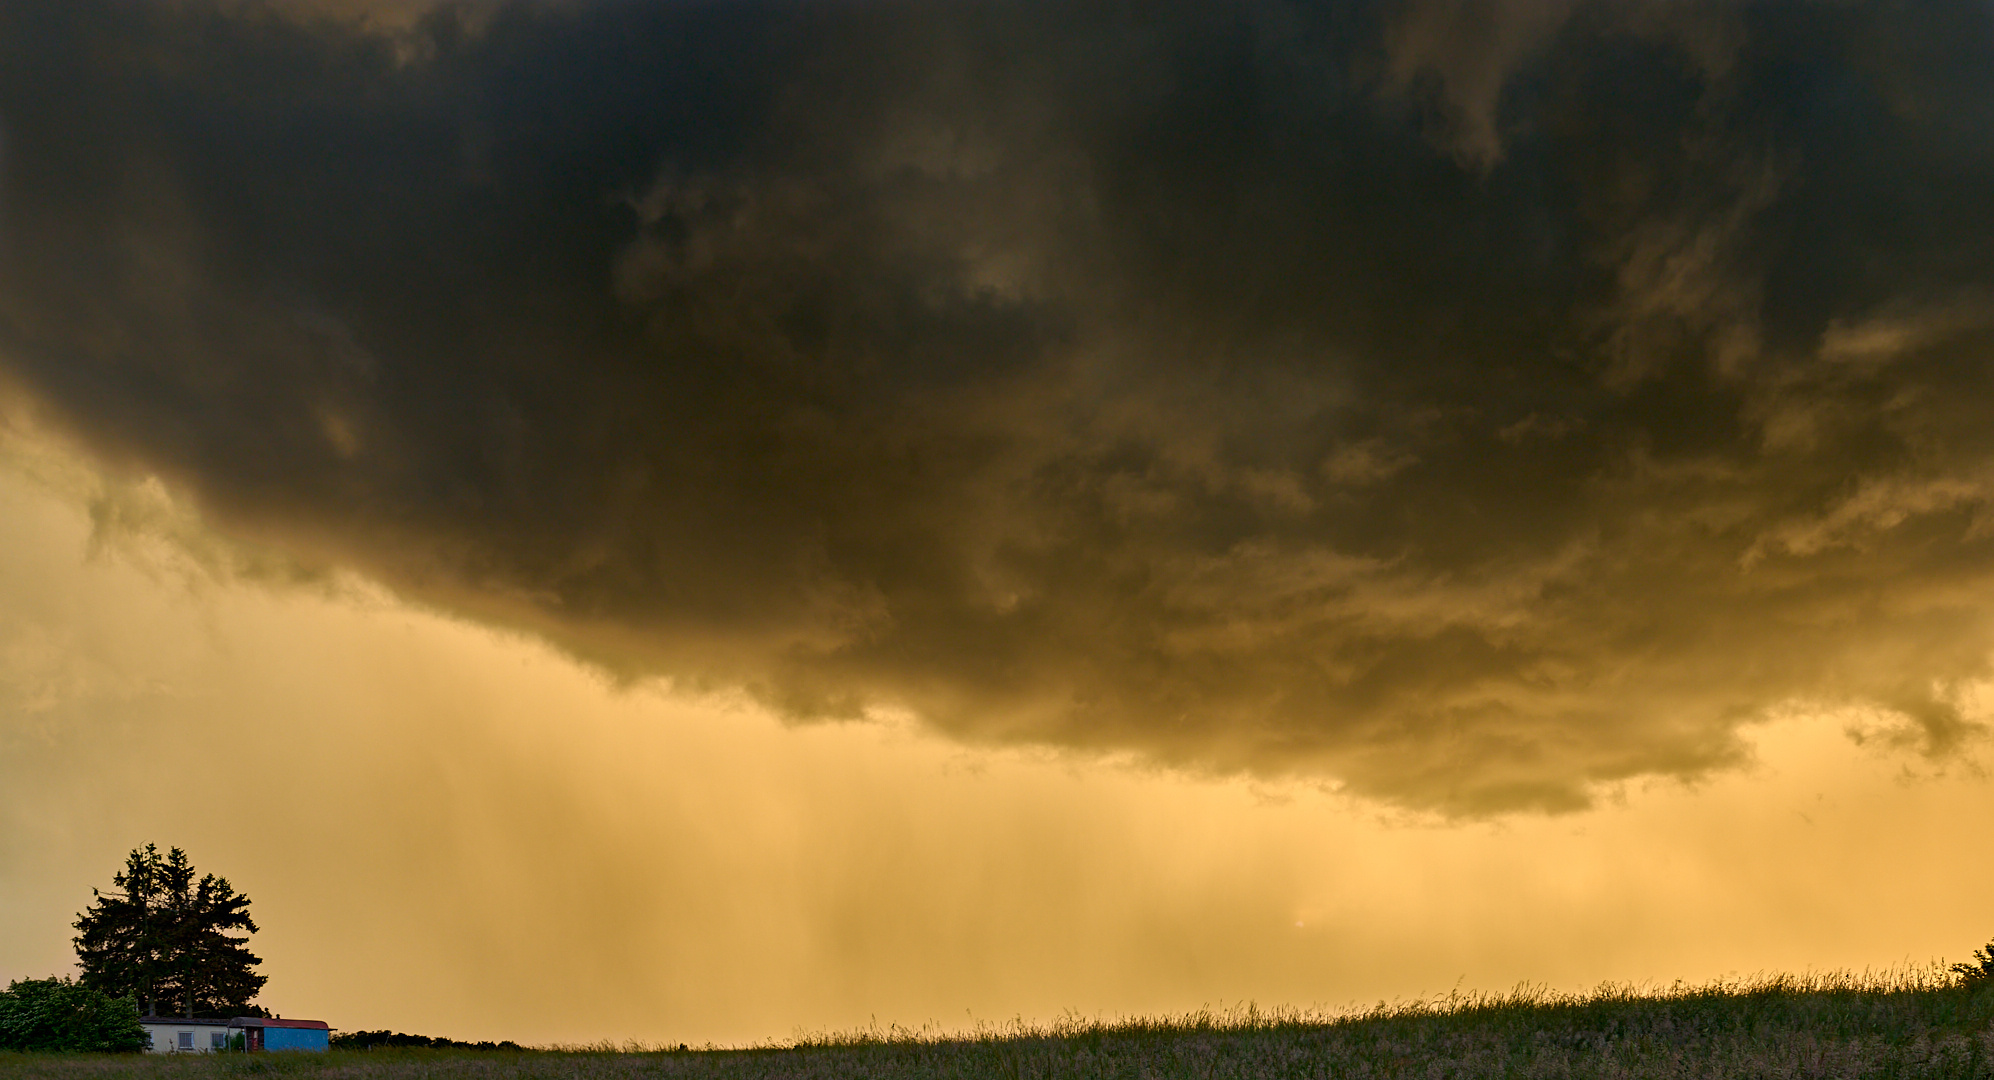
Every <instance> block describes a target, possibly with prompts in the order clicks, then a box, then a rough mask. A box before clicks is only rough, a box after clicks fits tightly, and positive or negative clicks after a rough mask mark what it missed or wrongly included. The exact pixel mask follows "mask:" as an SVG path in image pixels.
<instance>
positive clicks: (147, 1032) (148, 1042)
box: [145, 1028, 156, 1050]
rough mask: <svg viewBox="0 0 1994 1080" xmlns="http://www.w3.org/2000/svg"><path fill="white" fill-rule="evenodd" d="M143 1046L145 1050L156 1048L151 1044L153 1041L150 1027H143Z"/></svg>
mask: <svg viewBox="0 0 1994 1080" xmlns="http://www.w3.org/2000/svg"><path fill="white" fill-rule="evenodd" d="M145 1048H146V1049H147V1050H152V1049H156V1047H155V1046H154V1045H153V1042H152V1029H151V1028H146V1029H145Z"/></svg>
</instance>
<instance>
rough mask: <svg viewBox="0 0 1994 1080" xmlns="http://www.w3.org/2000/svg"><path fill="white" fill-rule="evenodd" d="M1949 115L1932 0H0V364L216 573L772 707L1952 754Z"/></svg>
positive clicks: (1695, 765)
mask: <svg viewBox="0 0 1994 1080" xmlns="http://www.w3.org/2000/svg"><path fill="white" fill-rule="evenodd" d="M58 87H59V88H61V90H60V92H52V88H58ZM1990 110H1994V13H1990V9H1989V8H1988V7H1987V6H1986V5H1985V4H1981V3H1968V2H1964V0H1960V2H1943V0H1942V2H1936V3H1929V4H1919V5H1910V6H1907V5H1886V4H1863V3H1852V4H1798V3H1796V4H1749V5H1748V4H1725V3H1697V4H1681V3H1641V2H1600V3H1581V2H1567V3H1523V2H1518V3H1508V2H1498V0H1488V2H1457V3H1440V2H1431V0H1429V2H1407V3H1390V4H1386V3H1320V4H1317V3H1302V2H1276V0H1266V2H1257V3H1248V2H1241V3H1197V4H1193V3H1150V4H1133V5H1131V4H1124V3H1062V4H1017V3H975V2H970V3H944V4H916V3H840V4H809V3H779V2H772V0H748V2H734V3H689V2H673V3H631V2H622V3H608V2H604V3H584V2H574V3H559V4H555V3H478V4H470V5H457V4H436V5H392V4H388V5H364V4H340V3H324V4H301V3H290V4H272V5H261V4H256V3H243V2H230V3H220V2H214V3H207V2H200V0H188V2H180V3H172V4H166V3H160V4H132V3H124V2H108V0H24V2H19V3H11V4H8V5H7V6H6V7H5V9H4V10H0V131H4V160H0V168H4V179H3V180H0V183H4V188H0V191H3V192H4V196H3V197H4V203H0V214H4V218H0V371H4V377H5V379H6V381H7V383H8V385H9V387H10V390H9V392H10V394H12V395H14V396H15V397H16V398H17V399H18V400H20V401H24V402H27V403H28V405H26V406H23V407H29V408H32V409H34V410H36V412H37V415H38V416H39V418H40V419H39V420H38V423H41V424H43V425H46V426H47V427H49V428H50V429H52V430H59V431H62V432H66V433H67V434H68V436H69V437H72V438H74V439H75V440H77V441H78V443H79V444H80V445H82V446H84V447H85V448H87V451H88V453H90V454H91V455H93V456H94V457H95V458H97V459H98V460H100V461H102V462H104V463H106V464H107V466H108V467H109V468H111V469H112V470H113V472H115V473H119V474H121V475H127V476H130V477H133V478H145V477H154V478H157V483H158V484H160V485H161V491H163V492H166V493H168V494H169V495H171V496H172V497H176V498H181V499H184V500H187V503H186V505H188V506H190V507H192V508H194V509H195V510H196V511H198V514H199V517H200V519H201V520H202V521H203V522H204V523H205V524H204V528H206V529H210V530H212V531H213V532H214V533H215V534H216V535H219V536H221V537H224V538H226V540H227V542H228V543H230V544H235V545H239V546H240V550H241V551H252V552H255V553H257V554H256V555H255V556H254V557H253V558H248V557H245V561H242V563H241V565H235V566H234V572H236V573H239V574H241V575H245V576H246V577H248V578H251V579H255V580H265V581H290V582H294V583H298V582H305V583H309V582H313V581H322V580H326V579H328V578H330V577H334V576H336V575H337V574H339V573H342V572H355V573H358V574H361V575H363V576H365V577H366V578H368V579H369V580H372V581H375V582H378V583H380V584H381V585H382V586H383V587H385V588H386V589H388V590H389V591H390V592H391V593H392V595H394V596H396V597H398V598H400V599H401V600H405V601H408V602H413V603H417V604H421V605H427V606H428V607H430V608H432V609H434V610H438V611H441V612H445V613H448V614H449V615H451V616H452V617H457V618H465V619H469V620H473V621H475V622H478V623H481V624H484V625H487V626H491V627H496V628H501V629H504V630H507V631H511V632H519V633H524V634H526V635H528V636H529V637H531V638H533V639H536V640H541V641H545V642H548V643H551V644H552V645H554V646H555V647H557V648H558V649H561V650H564V651H565V652H567V653H568V654H570V655H573V656H576V657H580V658H582V659H584V660H586V661H587V662H589V663H592V664H594V665H597V666H598V667H599V668H600V669H601V670H603V671H605V672H608V673H610V674H611V675H612V676H613V677H616V678H623V679H631V678H641V677H645V676H663V677H665V679H667V680H668V681H669V684H670V685H672V686H675V687H678V688H680V689H681V690H683V691H688V692H699V693H708V692H710V693H737V692H738V693H744V694H746V695H748V698H749V699H751V700H753V701H754V702H756V703H758V707H761V708H766V709H769V710H772V711H773V712H774V713H775V714H778V715H781V716H784V717H787V718H790V719H792V720H798V719H804V720H807V719H827V718H843V717H857V716H875V717H878V716H889V715H893V716H911V717H913V718H915V722H916V723H918V724H919V725H922V726H923V727H924V728H925V729H926V730H928V731H931V732H937V733H941V734H942V735H944V736H946V737H948V738H951V739H954V740H957V741H958V742H959V743H963V744H969V745H980V746H1036V747H1047V748H1054V749H1068V750H1080V751H1084V752H1091V753H1100V754H1106V755H1110V756H1112V755H1132V756H1133V757H1134V758H1135V759H1138V760H1141V761H1145V762H1150V763H1156V764H1163V765H1167V766H1180V767H1184V768H1188V769H1191V770H1194V771H1208V772H1212V773H1215V774H1221V775H1250V776H1258V777H1261V778H1279V777H1283V776H1296V777H1301V778H1304V779H1307V780H1310V781H1319V782H1324V783H1327V784H1330V785H1333V786H1337V787H1340V788H1341V789H1342V790H1344V791H1345V792H1347V793H1349V794H1352V795H1355V796H1360V797H1363V798H1367V799H1372V800H1381V801H1382V802H1384V803H1387V804H1393V805H1396V806H1399V807H1403V808H1410V809H1414V810H1437V811H1440V812H1443V813H1447V814H1465V815H1479V814H1488V813H1495V812H1500V811H1506V810H1514V809H1553V810H1569V809H1574V808H1578V807H1581V806H1585V805H1587V804H1588V803H1589V802H1591V801H1592V800H1594V799H1596V798H1597V797H1598V796H1599V794H1600V793H1601V792H1602V791H1606V790H1611V789H1612V788H1613V786H1614V785H1615V784H1616V783H1618V782H1621V781H1625V780H1629V779H1634V778H1641V777H1650V776H1662V777H1685V778H1694V777H1701V776H1706V775H1709V774H1710V773H1711V772H1712V771H1713V770H1719V769H1724V768H1732V767H1741V766H1743V765H1744V764H1745V763H1746V762H1748V760H1749V759H1750V747H1751V730H1750V725H1752V724H1754V723H1756V722H1759V721H1761V720H1763V719H1764V718H1765V717H1766V716H1767V715H1769V714H1768V710H1773V709H1778V708H1783V707H1788V706H1790V705H1792V704H1793V703H1795V702H1802V703H1811V704H1812V706H1814V707H1819V708H1832V709H1856V710H1868V711H1867V712H1865V713H1863V715H1867V716H1871V717H1873V718H1874V722H1873V723H1870V724H1869V726H1868V727H1867V729H1866V730H1868V732H1869V740H1868V741H1869V742H1870V744H1871V745H1873V746H1875V745H1881V746H1885V747H1895V748H1897V749H1898V750H1899V751H1901V752H1903V753H1906V754H1910V755H1914V756H1915V755H1923V756H1924V759H1926V760H1928V761H1933V762H1939V761H1944V760H1947V759H1948V757H1949V756H1951V755H1957V754H1958V753H1960V752H1961V751H1962V749H1963V748H1965V747H1967V746H1969V745H1970V744H1971V743H1972V742H1973V740H1975V739H1977V738H1978V737H1979V735H1980V733H1981V732H1982V730H1983V724H1982V717H1981V713H1980V711H1979V710H1978V708H1977V707H1976V705H1975V702H1976V701H1977V699H1976V698H1974V697H1973V694H1972V692H1971V687H1972V686H1973V685H1975V681H1976V680H1978V679H1981V678H1983V677H1984V676H1985V674H1986V668H1987V660H1988V656H1989V654H1990V649H1994V632H1990V626H1989V619H1988V616H1987V614H1986V604H1985V599H1984V598H1985V597H1986V596H1987V595H1988V590H1989V586H1990V584H1994V582H1990V570H1994V559H1990V555H1994V530H1990V528H1989V525H1988V520H1989V518H1988V513H1989V505H1990V499H1994V486H1990V476H1994V472H1991V471H1990V470H1994V428H1990V426H1989V425H1988V424H1987V423H1986V422H1985V414H1986V408H1985V403H1986V402H1987V401H1988V400H1989V390H1990V387H1989V386H1988V385H1987V383H1988V378H1989V372H1990V371H1991V370H1994V369H1990V367H1989V366H1988V364H1987V363H1986V356H1987V350H1988V347H1989V345H1990V342H1994V292H1990V291H1989V287H1988V283H1989V282H1990V280H1994V277H1990V274H1989V270H1990V266H1989V260H1990V259H1994V244H1989V243H1988V240H1989V238H1990V237H1994V221H1990V220H1989V218H1990V214H1994V203H1990V201H1989V200H1988V199H1987V192H1988V191H1989V190H1994V187H1990V184H1994V111H1990ZM135 482H136V481H135ZM107 505H109V504H107ZM113 517H114V518H115V517H116V515H113ZM118 520H123V519H118ZM146 520H150V519H146ZM146 520H140V519H137V518H134V519H132V520H131V521H130V522H128V524H130V526H131V529H133V530H136V531H138V532H144V530H145V529H146V528H149V527H151V526H150V525H147V524H146ZM116 523H117V522H116V521H114V522H113V524H116ZM115 531H116V530H115V529H113V530H111V532H113V533H115ZM231 565H234V564H231ZM840 730H842V729H840Z"/></svg>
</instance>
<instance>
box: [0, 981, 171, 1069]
mask: <svg viewBox="0 0 1994 1080" xmlns="http://www.w3.org/2000/svg"><path fill="white" fill-rule="evenodd" d="M143 1049H145V1029H144V1028H142V1027H140V1026H139V1023H138V1006H137V1005H135V1004H134V1003H133V1002H132V999H130V998H114V997H109V996H107V995H105V994H104V993H103V992H102V991H99V990H96V989H94V988H92V987H88V986H85V985H83V984H81V983H78V982H75V981H73V980H70V979H55V978H49V979H21V980H17V981H15V982H11V983H8V984H7V989H6V990H5V991H4V992H0V1050H28V1051H38V1052H45V1051H51V1050H55V1051H71V1052H80V1053H129V1052H133V1051H138V1050H143Z"/></svg>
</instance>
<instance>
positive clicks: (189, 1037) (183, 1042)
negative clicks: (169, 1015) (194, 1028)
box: [180, 1031, 194, 1050]
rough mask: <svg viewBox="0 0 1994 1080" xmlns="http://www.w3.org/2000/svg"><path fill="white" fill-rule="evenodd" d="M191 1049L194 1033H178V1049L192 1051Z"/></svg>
mask: <svg viewBox="0 0 1994 1080" xmlns="http://www.w3.org/2000/svg"><path fill="white" fill-rule="evenodd" d="M193 1048H194V1033H193V1032H191V1031H183V1032H181V1033H180V1049H182V1050H192V1049H193Z"/></svg>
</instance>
